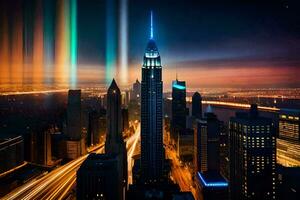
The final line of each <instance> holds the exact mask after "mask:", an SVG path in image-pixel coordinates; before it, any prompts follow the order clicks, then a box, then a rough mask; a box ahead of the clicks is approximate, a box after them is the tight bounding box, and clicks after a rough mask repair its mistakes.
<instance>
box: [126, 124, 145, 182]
mask: <svg viewBox="0 0 300 200" xmlns="http://www.w3.org/2000/svg"><path fill="white" fill-rule="evenodd" d="M140 130H141V126H140V124H139V125H138V127H137V129H136V130H135V133H134V134H133V135H132V136H131V137H130V138H129V139H128V140H127V143H126V148H127V163H128V183H129V184H132V167H133V164H134V162H133V159H132V157H133V156H134V155H135V152H136V151H137V147H138V144H139V140H140V138H141V137H140V135H141V134H140Z"/></svg>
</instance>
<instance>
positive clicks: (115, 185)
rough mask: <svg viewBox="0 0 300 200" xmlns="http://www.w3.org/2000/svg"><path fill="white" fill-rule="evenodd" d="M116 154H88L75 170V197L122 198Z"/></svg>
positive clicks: (120, 199) (121, 199)
mask: <svg viewBox="0 0 300 200" xmlns="http://www.w3.org/2000/svg"><path fill="white" fill-rule="evenodd" d="M121 177H122V175H121V174H120V173H119V160H118V156H117V155H116V154H90V155H89V156H88V157H87V159H86V160H85V161H84V162H83V163H82V165H81V166H80V168H79V170H78V171H77V179H76V181H77V190H76V192H77V199H116V200H123V199H124V198H123V196H124V195H123V194H124V192H123V186H122V182H120V179H121Z"/></svg>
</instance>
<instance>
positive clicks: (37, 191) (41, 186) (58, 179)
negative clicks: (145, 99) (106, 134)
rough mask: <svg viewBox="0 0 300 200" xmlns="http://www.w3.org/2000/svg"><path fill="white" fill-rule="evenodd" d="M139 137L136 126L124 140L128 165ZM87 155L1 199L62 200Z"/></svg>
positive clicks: (95, 149)
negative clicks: (133, 131)
mask: <svg viewBox="0 0 300 200" xmlns="http://www.w3.org/2000/svg"><path fill="white" fill-rule="evenodd" d="M139 136H140V126H138V128H137V129H136V131H135V133H134V134H133V135H132V136H130V137H128V138H127V139H126V140H125V142H126V143H127V150H128V152H129V155H128V158H130V159H128V160H130V161H129V162H130V163H131V162H132V160H131V158H132V155H133V152H134V151H135V148H136V146H137V143H138V141H139ZM90 152H95V153H104V144H100V145H98V146H95V147H93V148H92V149H91V151H90ZM88 155H89V154H87V155H84V156H81V157H79V158H77V159H75V160H72V161H70V162H68V163H67V164H65V165H62V166H60V167H58V168H57V169H54V170H53V171H51V172H49V173H48V174H46V175H44V176H43V177H41V178H37V179H34V180H32V181H30V182H28V183H26V184H24V185H22V186H20V187H18V188H16V189H15V190H13V191H12V192H10V193H9V194H7V195H6V196H4V197H3V198H2V199H8V200H13V199H25V200H26V199H38V200H41V199H63V198H64V197H66V196H67V195H68V193H69V192H70V191H71V190H72V189H73V188H74V186H75V184H76V172H77V170H78V169H79V167H80V166H81V164H82V163H83V161H84V160H85V159H86V158H87V157H88ZM130 170H131V168H130Z"/></svg>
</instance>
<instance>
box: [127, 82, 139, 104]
mask: <svg viewBox="0 0 300 200" xmlns="http://www.w3.org/2000/svg"><path fill="white" fill-rule="evenodd" d="M130 99H131V100H135V101H140V99H141V83H140V82H139V80H138V79H136V81H135V83H134V84H133V85H132V93H131V96H130Z"/></svg>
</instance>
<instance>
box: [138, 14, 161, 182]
mask: <svg viewBox="0 0 300 200" xmlns="http://www.w3.org/2000/svg"><path fill="white" fill-rule="evenodd" d="M162 94H163V82H162V66H161V61H160V55H159V52H158V49H157V46H156V44H155V41H154V38H153V20H152V13H151V34H150V39H149V42H148V44H147V47H146V51H145V54H144V62H143V66H142V82H141V170H142V177H143V179H144V180H145V182H151V181H155V180H158V179H159V178H160V177H161V176H162V171H163V159H164V152H163V135H162V125H163V124H162V122H163V118H162V117H163V114H162Z"/></svg>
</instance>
